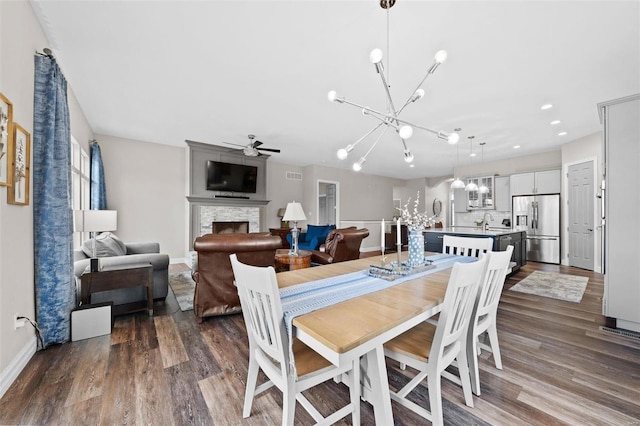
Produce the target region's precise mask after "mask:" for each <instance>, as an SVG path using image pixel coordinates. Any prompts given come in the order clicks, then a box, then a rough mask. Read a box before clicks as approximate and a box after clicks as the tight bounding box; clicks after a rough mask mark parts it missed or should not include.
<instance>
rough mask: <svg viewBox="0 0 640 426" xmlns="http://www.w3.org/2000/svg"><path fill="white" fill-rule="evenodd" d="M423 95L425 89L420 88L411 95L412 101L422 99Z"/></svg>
mask: <svg viewBox="0 0 640 426" xmlns="http://www.w3.org/2000/svg"><path fill="white" fill-rule="evenodd" d="M423 96H424V90H423V89H418V90H416V91H415V92H414V94H413V96H412V97H411V102H415V101H417V100H419V99H422V97H423Z"/></svg>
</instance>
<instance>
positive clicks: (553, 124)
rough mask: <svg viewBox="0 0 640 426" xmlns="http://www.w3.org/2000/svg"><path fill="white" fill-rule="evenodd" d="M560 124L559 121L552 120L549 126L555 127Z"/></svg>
mask: <svg viewBox="0 0 640 426" xmlns="http://www.w3.org/2000/svg"><path fill="white" fill-rule="evenodd" d="M560 123H561V121H560V120H553V121H552V122H551V125H552V126H555V125H556V124H560Z"/></svg>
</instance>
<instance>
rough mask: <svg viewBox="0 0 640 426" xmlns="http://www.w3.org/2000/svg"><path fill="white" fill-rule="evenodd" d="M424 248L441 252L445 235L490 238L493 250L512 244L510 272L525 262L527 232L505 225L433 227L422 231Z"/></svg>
mask: <svg viewBox="0 0 640 426" xmlns="http://www.w3.org/2000/svg"><path fill="white" fill-rule="evenodd" d="M424 234H425V238H424V249H425V251H431V252H436V253H441V252H442V240H443V239H444V236H445V235H455V236H458V237H472V238H492V239H493V250H494V251H504V250H506V248H507V246H509V245H512V246H513V255H512V257H511V266H512V267H511V273H513V272H516V271H518V270H519V269H520V268H521V267H522V266H523V265H525V264H526V263H527V240H526V238H527V233H526V232H525V231H520V230H516V229H512V228H507V227H490V228H489V229H486V230H485V229H484V228H479V227H475V226H452V227H447V228H433V229H427V230H426V231H424Z"/></svg>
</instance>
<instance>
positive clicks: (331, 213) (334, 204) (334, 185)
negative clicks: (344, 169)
mask: <svg viewBox="0 0 640 426" xmlns="http://www.w3.org/2000/svg"><path fill="white" fill-rule="evenodd" d="M317 191H318V214H317V216H316V217H317V218H318V223H317V224H318V225H336V227H338V220H339V218H340V209H339V200H340V184H339V182H332V181H327V180H318V188H317Z"/></svg>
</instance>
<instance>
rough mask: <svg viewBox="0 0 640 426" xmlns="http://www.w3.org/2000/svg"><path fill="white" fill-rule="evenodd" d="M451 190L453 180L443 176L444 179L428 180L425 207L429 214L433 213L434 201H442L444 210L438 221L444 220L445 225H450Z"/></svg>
mask: <svg viewBox="0 0 640 426" xmlns="http://www.w3.org/2000/svg"><path fill="white" fill-rule="evenodd" d="M450 191H451V182H450V181H448V180H446V179H444V178H442V179H437V180H435V179H429V180H428V181H427V186H426V189H425V196H424V201H425V207H426V211H427V213H429V215H433V201H434V200H436V199H437V200H438V201H440V202H442V211H441V213H440V215H439V216H438V217H437V218H436V221H440V222H442V225H443V226H449V221H448V219H447V218H448V217H449V210H450V206H449V205H450V202H449V198H450Z"/></svg>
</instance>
